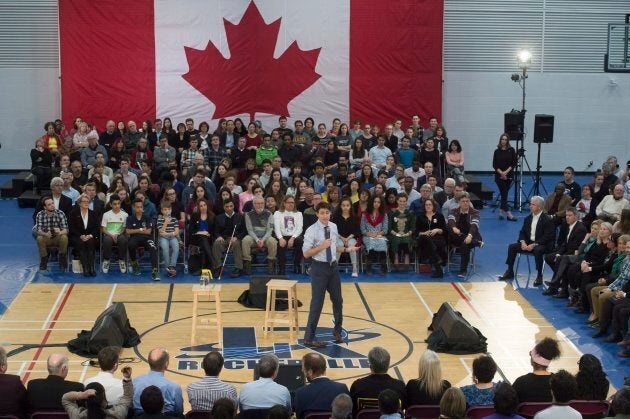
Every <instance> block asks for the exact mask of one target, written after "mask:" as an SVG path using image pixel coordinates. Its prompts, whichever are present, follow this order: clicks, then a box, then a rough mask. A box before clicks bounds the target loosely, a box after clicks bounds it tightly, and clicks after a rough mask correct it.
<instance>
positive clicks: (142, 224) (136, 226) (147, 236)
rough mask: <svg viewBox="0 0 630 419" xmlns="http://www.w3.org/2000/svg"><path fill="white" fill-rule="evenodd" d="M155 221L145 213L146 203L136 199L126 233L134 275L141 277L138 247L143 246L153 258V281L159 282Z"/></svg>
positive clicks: (127, 222) (128, 218)
mask: <svg viewBox="0 0 630 419" xmlns="http://www.w3.org/2000/svg"><path fill="white" fill-rule="evenodd" d="M153 225H154V223H153V220H152V219H150V218H149V217H147V215H146V214H145V213H144V202H143V201H142V199H139V198H136V199H135V200H134V201H133V214H131V215H130V216H129V217H127V221H126V225H125V233H126V234H127V237H128V240H127V248H128V250H129V260H130V263H131V269H132V270H133V274H134V275H136V276H137V275H140V274H141V272H140V264H139V263H138V260H137V259H138V253H137V250H138V247H140V246H143V247H144V248H145V249H146V250H148V251H149V255H150V256H151V279H153V280H154V281H159V280H160V276H159V272H158V258H157V246H156V245H155V241H154V240H153Z"/></svg>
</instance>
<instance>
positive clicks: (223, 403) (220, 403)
mask: <svg viewBox="0 0 630 419" xmlns="http://www.w3.org/2000/svg"><path fill="white" fill-rule="evenodd" d="M210 412H211V413H212V419H233V418H234V417H236V406H235V405H234V401H232V400H231V399H227V398H220V399H217V400H215V402H214V403H213V405H212V410H211V411H210Z"/></svg>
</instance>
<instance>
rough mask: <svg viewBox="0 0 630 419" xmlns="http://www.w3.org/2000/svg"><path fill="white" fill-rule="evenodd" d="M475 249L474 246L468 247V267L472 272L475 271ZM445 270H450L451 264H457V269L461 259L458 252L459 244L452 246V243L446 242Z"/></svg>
mask: <svg viewBox="0 0 630 419" xmlns="http://www.w3.org/2000/svg"><path fill="white" fill-rule="evenodd" d="M476 251H477V248H476V247H473V248H472V249H470V259H469V261H468V268H469V269H470V270H471V271H472V272H473V273H474V272H475V252H476ZM446 255H447V256H446V270H447V271H448V272H450V271H451V265H457V269H458V270H459V263H460V261H461V259H460V258H461V253H460V252H459V246H453V245H452V244H448V245H447V248H446Z"/></svg>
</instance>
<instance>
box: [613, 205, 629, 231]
mask: <svg viewBox="0 0 630 419" xmlns="http://www.w3.org/2000/svg"><path fill="white" fill-rule="evenodd" d="M613 233H618V234H630V209H624V210H621V218H620V219H619V220H618V221H617V222H615V224H613Z"/></svg>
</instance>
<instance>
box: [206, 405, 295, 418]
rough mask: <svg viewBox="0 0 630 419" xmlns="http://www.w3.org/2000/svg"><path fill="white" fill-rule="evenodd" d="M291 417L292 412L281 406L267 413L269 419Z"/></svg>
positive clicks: (276, 406) (274, 407)
mask: <svg viewBox="0 0 630 419" xmlns="http://www.w3.org/2000/svg"><path fill="white" fill-rule="evenodd" d="M291 417H292V414H291V410H290V409H287V408H286V406H282V405H279V404H277V405H275V406H273V407H272V408H271V409H269V411H268V412H267V419H291ZM213 419H214V418H213Z"/></svg>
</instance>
